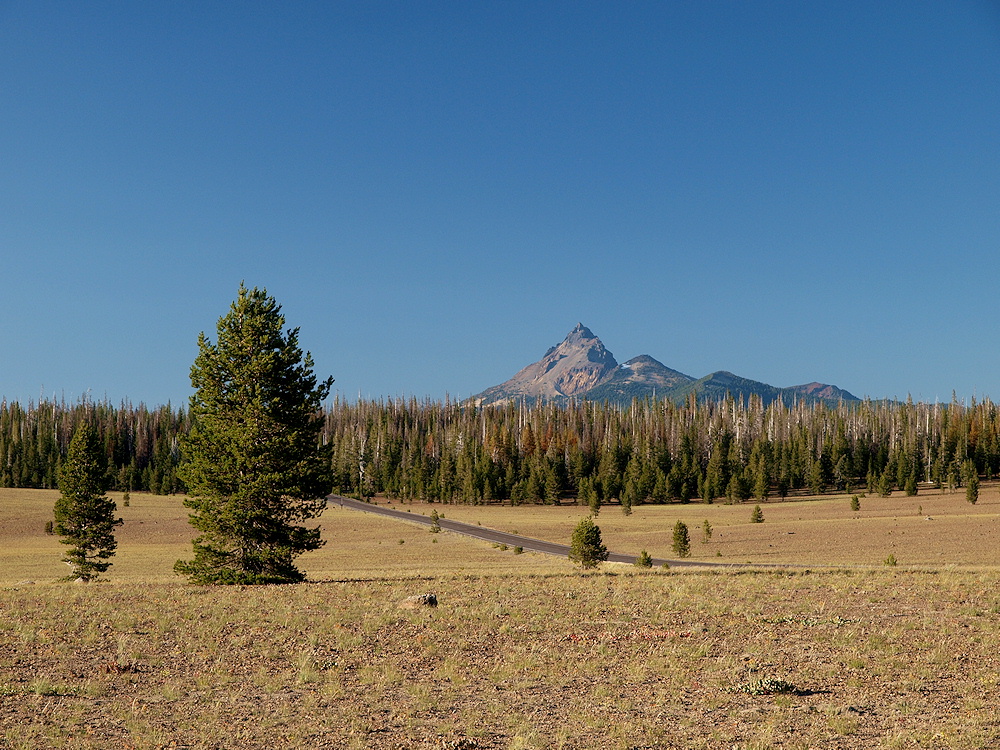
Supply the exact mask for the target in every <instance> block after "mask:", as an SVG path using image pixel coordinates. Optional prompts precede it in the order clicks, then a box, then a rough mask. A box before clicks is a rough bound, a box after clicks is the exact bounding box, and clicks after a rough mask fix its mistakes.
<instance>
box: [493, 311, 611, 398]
mask: <svg viewBox="0 0 1000 750" xmlns="http://www.w3.org/2000/svg"><path fill="white" fill-rule="evenodd" d="M617 369H618V362H617V360H615V357H614V355H613V354H612V353H611V352H609V351H608V350H607V349H606V348H605V346H604V344H603V343H602V342H601V340H600V339H599V338H597V336H595V335H594V333H593V332H592V331H591V330H590V329H589V328H587V327H586V326H584V325H583V323H579V324H577V326H576V328H574V329H573V330H572V331H570V332H569V333H568V334H567V335H566V338H565V339H563V341H562V343H561V344H559V345H558V346H554V347H552V348H551V349H549V350H548V351H547V352H546V353H545V356H543V357H542V358H541V359H540V360H539V361H538V362H535V363H534V364H530V365H528V366H527V367H524V368H522V369H521V370H520V372H518V373H517V374H516V375H515V376H514V377H512V378H511V379H510V380H508V381H507V382H505V383H502V384H500V385H498V386H494V387H493V388H490V389H488V390H486V391H484V392H483V393H481V394H479V396H478V397H477V398H478V399H480V400H481V401H482V402H484V403H499V402H502V401H507V400H510V399H512V398H519V397H520V398H524V397H527V398H538V397H546V398H557V397H562V396H576V395H580V394H582V393H586V392H587V391H589V390H591V389H592V388H594V387H595V386H597V385H600V384H601V383H603V382H605V381H607V380H608V379H610V378H611V377H612V376H613V375H614V373H615V371H616V370H617Z"/></svg>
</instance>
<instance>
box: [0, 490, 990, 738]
mask: <svg viewBox="0 0 1000 750" xmlns="http://www.w3.org/2000/svg"><path fill="white" fill-rule="evenodd" d="M998 494H1000V493H998V492H997V487H995V486H990V487H987V488H984V490H983V492H982V494H981V500H980V503H979V504H978V505H977V506H970V505H968V504H967V503H966V502H965V500H964V496H963V495H961V494H954V495H941V494H939V493H924V494H921V495H919V496H917V497H916V498H904V497H902V496H893V497H890V498H871V497H869V498H865V499H863V500H862V507H861V511H860V512H858V513H853V512H851V511H850V507H849V498H848V497H831V498H823V499H819V500H809V501H795V502H791V501H789V502H785V503H781V502H772V503H767V504H764V506H763V509H764V515H765V519H766V520H765V523H763V524H750V523H749V517H750V510H751V508H752V506H753V503H749V504H745V505H739V506H726V505H712V506H706V505H701V504H692V505H676V506H642V507H638V508H636V509H635V513H634V514H633V515H632V516H629V517H625V516H623V515H622V514H621V513H620V511H619V510H618V509H617V508H615V507H607V508H605V509H604V510H603V511H602V513H601V515H600V516H599V518H598V523H599V524H600V525H601V527H602V529H603V531H604V535H605V539H606V540H607V541H608V543H609V545H610V546H612V547H614V548H616V549H621V550H622V551H630V550H631V551H637V550H638V549H641V548H646V549H648V550H649V551H650V552H651V553H652V554H654V555H657V556H669V554H670V553H669V534H670V533H671V532H672V527H673V523H674V521H676V520H677V519H678V518H680V519H683V520H684V521H685V522H687V523H688V525H689V527H690V528H691V536H692V548H693V551H694V553H695V556H696V558H700V559H705V560H713V561H718V560H719V559H720V558H718V557H717V556H716V552H717V551H723V553H724V554H723V557H722V558H721V559H722V560H723V561H729V562H734V561H742V560H744V559H750V560H753V561H755V562H771V561H774V560H781V559H788V560H789V561H790V562H798V563H803V564H808V565H816V566H817V567H818V565H819V563H836V564H840V565H845V566H846V565H849V564H852V563H871V564H873V565H874V567H872V568H870V569H860V570H859V569H855V570H851V569H842V570H834V571H829V572H820V573H817V572H812V573H809V572H807V571H804V570H801V569H800V570H798V571H797V572H796V571H791V572H779V571H770V572H767V571H764V572H762V571H737V570H733V571H729V570H726V571H701V572H699V571H690V570H688V571H685V572H683V573H677V572H672V571H671V572H664V571H648V572H647V571H638V570H636V569H634V568H632V567H631V566H622V565H607V566H605V567H604V569H603V571H602V572H598V573H593V574H581V573H580V572H578V571H577V570H576V569H574V568H573V566H572V565H571V564H570V563H569V562H568V561H567V560H565V559H561V558H556V557H550V556H544V555H536V554H524V555H515V554H513V552H512V551H506V552H501V551H500V550H498V549H494V548H493V547H491V546H490V545H489V544H487V543H484V542H478V541H474V540H471V539H466V538H463V537H460V536H458V535H455V534H449V533H446V532H445V533H441V534H430V533H428V531H427V529H426V527H420V526H416V525H410V524H406V523H400V522H397V521H393V520H390V519H384V518H380V517H375V516H370V515H367V514H362V513H357V512H353V511H348V510H343V509H340V508H331V509H330V510H328V511H327V512H326V513H325V514H324V516H323V517H322V519H321V523H322V525H323V529H324V537H325V538H326V539H327V545H326V546H325V547H324V548H323V549H322V550H319V551H316V552H313V553H309V554H307V555H304V556H303V557H302V558H300V562H301V564H302V566H303V568H304V569H306V570H307V571H308V573H309V575H310V578H311V579H312V580H313V581H318V582H317V583H311V584H306V585H301V586H279V587H275V586H266V587H219V588H211V587H195V586H190V585H188V584H186V583H184V582H183V580H182V579H180V578H178V577H177V576H175V575H174V574H173V573H172V570H171V566H172V565H173V562H174V560H176V559H178V558H181V557H186V556H188V555H189V554H190V550H191V548H190V540H191V537H192V536H193V535H194V531H193V529H191V527H190V526H189V525H188V524H187V522H186V510H185V509H184V508H183V506H182V505H181V500H180V498H178V497H157V496H151V495H141V494H134V495H132V498H131V505H130V507H129V508H125V507H122V504H121V496H120V495H115V498H116V500H118V501H119V511H120V514H121V515H122V516H123V517H124V518H125V519H126V523H125V526H124V527H122V528H121V529H120V530H119V535H118V538H119V549H118V554H117V555H116V557H115V559H114V562H115V564H114V567H112V568H111V570H110V571H109V573H108V578H109V580H108V581H106V582H103V583H100V582H99V583H95V584H91V585H87V586H79V585H72V584H66V583H55V580H56V579H57V578H58V577H60V576H62V575H64V574H65V570H66V569H65V566H64V565H62V564H61V563H60V562H59V557H60V556H61V555H62V550H63V547H62V545H60V544H59V543H58V539H57V538H56V537H53V536H48V535H46V534H45V533H44V524H45V521H46V520H49V519H50V518H51V512H52V505H53V503H54V501H55V498H56V493H55V492H46V491H32V490H0V563H2V568H0V569H2V571H3V572H2V573H0V747H2V748H12V749H13V748H38V747H45V748H62V747H66V748H107V747H123V748H124V747H133V748H167V747H190V748H226V749H229V748H231V749H233V750H237V749H241V748H276V747H337V748H341V747H346V748H352V747H356V748H400V747H405V748H435V749H437V750H441V749H442V748H467V749H468V748H475V749H478V750H486V749H490V750H500V749H501V748H558V747H563V748H602V749H603V748H612V749H619V750H626V749H627V748H637V747H642V748H679V747H683V748H704V749H708V750H715V749H716V748H726V750H730V749H731V748H734V747H737V748H740V749H741V750H747V749H749V748H761V749H763V748H788V749H793V748H794V749H801V750H805V749H806V748H820V747H824V748H837V749H838V750H854V749H855V748H857V749H860V748H885V749H887V750H891V749H893V748H952V749H954V750H973V749H975V748H986V747H996V746H1000V724H998V723H997V720H996V711H995V707H994V705H993V704H994V701H993V700H992V698H991V696H993V695H995V693H996V690H997V689H998V688H1000V661H998V659H997V654H998V653H1000V571H997V570H996V569H990V568H991V566H995V564H996V562H995V561H996V557H995V555H996V549H997V546H996V544H995V540H994V542H993V543H992V544H991V543H990V540H991V539H992V538H993V537H992V536H991V533H992V529H993V528H994V524H996V523H997V520H996V516H997V513H998V508H1000V498H998ZM395 505H398V504H395ZM920 506H923V507H922V512H921V513H920V514H919V515H918V514H917V510H918V508H919V507H920ZM404 507H411V506H404ZM433 507H434V508H435V509H437V510H438V512H439V513H441V512H443V513H444V515H445V516H446V517H448V518H454V519H459V520H468V521H471V522H472V523H475V522H476V521H479V522H480V523H481V524H482V525H484V526H495V527H497V528H501V529H503V530H506V531H515V530H516V531H518V532H520V533H522V534H526V535H529V536H536V537H541V538H550V539H553V540H555V541H565V540H566V539H568V538H569V535H570V532H571V530H572V528H573V526H574V525H575V523H576V521H577V520H578V519H579V518H580V517H581V516H582V515H583V509H582V508H580V507H572V508H571V507H564V508H544V507H541V508H540V507H533V506H525V507H520V508H494V507H485V506H452V505H448V506H441V505H435V506H433ZM411 510H412V511H413V512H414V513H416V512H419V511H421V510H423V511H425V512H429V510H430V508H428V507H421V506H413V507H412V508H411ZM927 516H931V517H932V518H933V519H934V520H932V521H928V520H925V519H926V517H927ZM704 518H709V519H710V521H711V523H712V525H713V526H714V527H715V534H714V536H713V539H712V540H711V541H710V542H709V543H708V544H702V543H701V541H700V525H701V521H702V520H703V519H704ZM924 530H926V531H924ZM789 531H793V532H794V533H793V534H789V533H788V532H789ZM400 540H402V541H403V543H402V544H400V543H399V542H400ZM887 545H896V546H894V547H893V546H887ZM889 553H893V554H895V556H896V557H897V559H898V560H899V562H900V566H901V567H898V568H887V567H885V566H883V565H881V562H882V560H883V559H884V558H885V556H886V555H888V554H889ZM936 561H937V562H938V564H937V565H935V562H936ZM907 566H913V567H907ZM918 566H919V567H918ZM25 580H33V581H36V583H35V584H30V585H29V584H26V583H18V582H22V581H25ZM422 592H433V593H435V594H436V595H437V597H438V600H439V601H440V603H441V604H440V606H439V607H438V608H437V609H434V610H431V609H424V610H407V609H401V608H400V606H399V605H400V602H401V601H402V600H403V599H404V598H406V597H407V596H409V595H411V594H415V593H422ZM774 684H787V685H789V686H791V687H792V688H793V690H792V692H787V693H779V694H763V695H761V694H757V693H758V692H759V687H760V686H761V685H774Z"/></svg>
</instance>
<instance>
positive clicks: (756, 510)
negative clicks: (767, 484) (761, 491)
mask: <svg viewBox="0 0 1000 750" xmlns="http://www.w3.org/2000/svg"><path fill="white" fill-rule="evenodd" d="M750 523H764V511H762V510H761V509H760V506H759V505H755V506H753V510H752V511H751V512H750Z"/></svg>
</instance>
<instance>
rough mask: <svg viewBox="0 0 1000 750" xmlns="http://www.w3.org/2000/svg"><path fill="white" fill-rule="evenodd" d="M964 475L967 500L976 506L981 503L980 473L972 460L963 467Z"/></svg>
mask: <svg viewBox="0 0 1000 750" xmlns="http://www.w3.org/2000/svg"><path fill="white" fill-rule="evenodd" d="M962 473H963V474H965V499H966V500H968V501H969V502H970V503H971V504H972V505H975V504H976V503H978V502H979V473H978V472H977V471H976V464H975V463H974V462H973V461H972V459H969V460H967V461H965V463H964V464H963V465H962Z"/></svg>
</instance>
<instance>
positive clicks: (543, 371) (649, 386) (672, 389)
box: [475, 323, 857, 404]
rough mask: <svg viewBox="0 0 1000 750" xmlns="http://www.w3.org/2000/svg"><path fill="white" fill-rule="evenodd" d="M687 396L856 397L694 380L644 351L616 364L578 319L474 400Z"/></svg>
mask: <svg viewBox="0 0 1000 750" xmlns="http://www.w3.org/2000/svg"><path fill="white" fill-rule="evenodd" d="M692 394H694V395H695V396H696V397H697V398H698V399H700V400H718V399H722V398H725V397H726V396H727V395H732V396H733V397H734V398H749V397H750V396H751V395H756V396H758V397H760V399H761V400H762V401H763V402H764V403H765V404H768V403H771V402H772V401H775V400H783V401H786V402H790V401H792V400H801V399H805V400H807V401H826V402H837V401H856V400H857V398H856V397H855V396H853V395H852V394H850V393H848V392H847V391H845V390H842V389H841V388H838V387H836V386H833V385H826V384H823V383H809V384H808V385H800V386H792V387H789V388H777V387H775V386H772V385H768V384H767V383H760V382H758V381H755V380H748V379H746V378H741V377H739V376H738V375H734V374H733V373H730V372H714V373H712V374H710V375H706V376H705V377H703V378H700V379H695V378H693V377H691V376H690V375H685V374H684V373H682V372H678V371H677V370H672V369H670V368H669V367H667V366H666V365H664V364H662V363H661V362H658V361H657V360H655V359H653V358H652V357H650V356H649V355H648V354H641V355H639V356H638V357H633V358H632V359H630V360H628V361H627V362H625V363H624V364H618V361H617V360H616V359H615V357H614V355H613V354H612V353H611V352H610V351H608V349H607V348H606V347H605V346H604V343H603V342H602V341H601V340H600V339H599V338H598V337H597V336H596V335H594V332H593V331H591V330H590V329H589V328H587V327H586V326H585V325H584V324H583V323H577V324H576V327H575V328H574V329H573V330H572V331H570V332H569V333H568V334H567V335H566V338H565V339H563V340H562V342H561V343H560V344H558V345H557V346H553V347H552V348H550V349H549V350H548V351H547V352H545V355H544V356H543V357H542V358H541V359H540V360H538V361H537V362H535V363H533V364H530V365H528V366H527V367H524V368H522V369H521V370H520V371H519V372H518V373H517V374H516V375H514V377H512V378H511V379H510V380H508V381H506V382H504V383H501V384H500V385H495V386H493V387H492V388H488V389H486V390H485V391H483V392H482V393H480V394H479V395H478V396H476V397H475V398H476V400H477V401H478V402H480V403H482V404H500V403H504V402H507V401H512V400H522V399H523V400H529V401H533V400H535V399H538V398H544V399H552V400H557V401H558V400H562V399H566V398H568V397H575V398H583V399H588V400H591V401H611V402H617V403H628V402H630V401H631V400H632V399H633V398H646V397H650V396H652V397H654V398H666V399H670V400H672V401H675V402H677V403H682V402H683V401H685V400H686V399H687V398H689V397H690V396H691V395H692Z"/></svg>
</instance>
